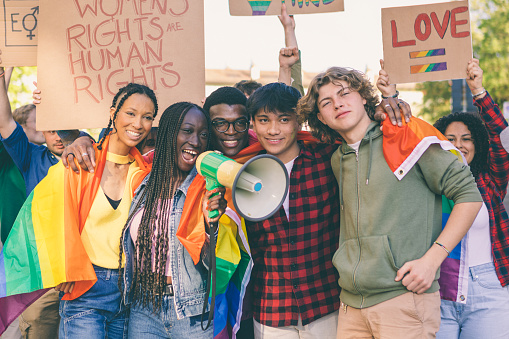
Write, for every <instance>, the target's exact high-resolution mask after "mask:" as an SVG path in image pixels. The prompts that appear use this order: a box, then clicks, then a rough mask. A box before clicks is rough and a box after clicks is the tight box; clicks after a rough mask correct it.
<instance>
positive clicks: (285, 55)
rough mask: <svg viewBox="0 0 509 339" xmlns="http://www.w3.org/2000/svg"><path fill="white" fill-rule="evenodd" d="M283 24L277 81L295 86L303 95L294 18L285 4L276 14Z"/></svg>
mask: <svg viewBox="0 0 509 339" xmlns="http://www.w3.org/2000/svg"><path fill="white" fill-rule="evenodd" d="M278 18H279V21H280V22H281V24H282V25H283V30H284V33H285V48H282V49H281V50H280V51H279V79H278V80H279V82H283V83H285V84H287V85H288V86H292V87H294V88H296V89H297V90H298V91H299V92H300V93H301V94H302V95H304V88H303V87H302V71H301V63H300V51H299V46H298V45H297V36H296V35H295V19H294V17H293V15H288V13H287V12H286V5H285V4H284V3H283V4H282V5H281V15H279V16H278Z"/></svg>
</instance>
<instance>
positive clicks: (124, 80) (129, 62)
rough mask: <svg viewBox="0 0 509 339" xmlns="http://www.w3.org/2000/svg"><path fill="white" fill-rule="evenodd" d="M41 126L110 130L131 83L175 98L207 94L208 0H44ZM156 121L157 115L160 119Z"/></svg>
mask: <svg viewBox="0 0 509 339" xmlns="http://www.w3.org/2000/svg"><path fill="white" fill-rule="evenodd" d="M40 7H41V12H40V18H41V19H40V25H39V35H40V36H39V50H38V60H37V61H38V86H39V88H40V89H41V91H42V103H41V104H40V107H38V108H37V129H38V130H59V129H72V128H100V127H106V126H107V124H108V119H109V111H110V109H109V108H110V106H111V103H112V99H113V97H114V95H115V94H116V93H117V91H118V89H119V88H121V87H123V86H125V85H127V84H128V83H129V82H136V83H142V84H145V85H147V86H148V87H150V88H151V89H153V90H154V92H155V93H156V96H157V99H158V105H159V112H158V116H157V118H159V117H160V116H161V114H162V113H163V111H164V110H165V109H166V108H167V107H168V106H169V105H170V104H172V103H175V102H178V101H190V102H194V103H198V104H199V103H200V102H201V100H202V99H203V97H205V46H204V25H203V21H204V18H203V11H204V9H203V0H193V1H189V0H65V1H55V0H40ZM156 121H158V120H156Z"/></svg>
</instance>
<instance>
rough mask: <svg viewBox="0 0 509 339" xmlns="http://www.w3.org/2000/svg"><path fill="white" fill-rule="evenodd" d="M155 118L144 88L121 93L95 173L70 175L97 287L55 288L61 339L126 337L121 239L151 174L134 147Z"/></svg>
mask: <svg viewBox="0 0 509 339" xmlns="http://www.w3.org/2000/svg"><path fill="white" fill-rule="evenodd" d="M156 114H157V100H156V97H155V95H154V92H153V91H152V90H151V89H150V88H148V87H146V86H143V85H139V84H128V85H127V86H125V87H123V88H121V89H120V90H119V91H118V93H117V95H116V96H115V98H114V99H113V103H112V106H111V108H110V120H109V124H108V128H107V133H105V136H104V137H103V138H102V139H101V142H100V143H99V144H98V146H97V147H96V148H95V158H96V159H98V162H97V165H96V166H95V171H94V173H89V172H86V171H80V172H79V173H74V172H73V171H72V170H71V169H66V171H67V172H70V173H71V175H74V176H76V180H75V181H71V182H72V183H76V185H77V187H75V188H74V190H76V191H78V192H81V195H79V194H78V195H79V197H78V198H82V200H83V201H81V202H80V203H78V204H77V210H78V211H77V212H76V213H77V214H78V216H79V220H80V223H79V229H80V231H81V241H82V243H83V247H84V249H85V251H86V254H87V255H88V259H90V262H91V264H92V265H93V269H94V271H95V273H96V276H97V281H96V282H95V283H94V284H93V286H91V287H90V286H87V287H83V286H82V282H77V283H76V284H75V283H74V282H66V283H62V284H60V285H58V286H57V287H56V288H55V289H56V290H58V291H60V292H61V298H62V297H63V296H64V294H66V297H65V298H63V299H62V300H61V302H60V316H61V321H60V331H59V337H60V338H78V337H83V338H106V337H107V338H123V337H124V336H125V332H126V328H127V326H126V319H125V315H126V309H125V307H124V306H123V305H122V302H121V301H122V294H121V291H120V289H119V287H118V284H117V281H118V276H119V273H118V272H119V270H118V256H119V246H118V243H119V242H118V239H119V238H120V235H121V232H122V227H123V225H124V224H125V221H126V220H127V217H128V212H129V207H130V205H131V201H132V199H133V197H134V191H135V189H136V188H137V186H138V185H139V183H140V182H141V181H142V180H143V178H144V177H145V176H146V175H147V174H148V172H149V171H150V166H149V165H147V164H146V163H145V162H144V160H143V158H142V156H141V154H140V153H139V151H138V150H137V149H136V147H135V146H136V145H137V144H138V143H140V142H141V141H142V140H143V139H144V138H145V137H146V136H147V134H148V133H149V132H150V129H151V127H152V122H153V120H154V118H155V116H156ZM72 183H71V184H72ZM83 197H84V198H83ZM87 199H88V200H87ZM85 200H86V201H85ZM87 204H88V205H87ZM84 206H85V207H84ZM65 213H68V212H65ZM82 214H86V215H85V216H83V215H82ZM73 292H74V293H73ZM64 299H66V300H64ZM69 299H72V300H69Z"/></svg>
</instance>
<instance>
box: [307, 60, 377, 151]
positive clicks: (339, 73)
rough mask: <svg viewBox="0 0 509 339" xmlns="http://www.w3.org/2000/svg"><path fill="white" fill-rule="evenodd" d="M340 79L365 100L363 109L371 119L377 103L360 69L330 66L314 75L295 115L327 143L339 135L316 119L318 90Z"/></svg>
mask: <svg viewBox="0 0 509 339" xmlns="http://www.w3.org/2000/svg"><path fill="white" fill-rule="evenodd" d="M340 80H342V81H345V82H346V83H347V84H348V86H349V87H350V89H351V90H352V91H355V92H358V93H359V94H360V96H361V97H362V98H363V99H365V100H366V104H365V105H364V109H365V110H366V112H367V113H368V116H369V117H370V119H372V120H373V116H374V114H375V107H376V105H378V103H379V99H378V96H377V95H376V94H375V89H374V87H373V85H372V84H371V82H370V81H369V79H368V78H367V77H366V76H365V75H364V73H362V72H360V71H357V70H355V69H351V68H344V67H331V68H329V69H328V70H326V71H325V72H323V73H320V74H318V75H317V76H315V77H314V78H313V80H311V83H310V84H309V88H308V92H307V94H306V95H305V96H303V97H302V99H300V100H299V103H298V105H297V117H298V120H299V123H300V124H303V123H305V122H307V124H308V126H309V128H310V129H311V134H313V136H314V137H315V138H317V139H318V140H321V141H323V142H327V143H334V142H335V141H336V140H337V139H338V138H341V136H340V135H339V133H338V132H336V131H335V130H333V129H332V128H330V127H329V126H327V125H325V124H324V123H322V122H321V121H320V120H319V119H318V116H317V115H318V112H319V109H318V105H317V102H318V91H319V89H320V87H322V86H324V85H328V84H330V83H332V84H334V85H340V84H339V81H340Z"/></svg>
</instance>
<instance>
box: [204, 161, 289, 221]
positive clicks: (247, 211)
mask: <svg viewBox="0 0 509 339" xmlns="http://www.w3.org/2000/svg"><path fill="white" fill-rule="evenodd" d="M196 169H197V170H198V173H200V174H201V175H202V176H204V177H205V180H206V187H207V190H209V191H210V190H213V189H215V188H217V187H219V186H225V187H228V188H230V189H231V190H232V198H233V204H234V205H235V209H236V210H237V212H239V214H240V215H241V216H242V217H243V218H244V219H247V220H250V221H261V220H264V219H267V218H269V217H270V216H272V215H273V214H274V213H276V212H277V211H278V210H279V208H280V207H281V205H282V204H283V202H284V200H285V198H286V195H287V194H288V187H289V178H288V173H287V171H286V168H285V165H284V164H283V163H282V162H281V160H279V159H278V158H276V157H275V156H273V155H268V154H262V155H258V156H255V157H253V158H251V159H250V160H249V161H247V162H246V163H245V164H244V165H242V164H239V163H237V162H236V161H235V160H232V159H230V158H228V157H226V156H224V155H222V154H221V153H219V152H215V151H208V152H204V153H202V154H200V155H199V156H198V159H197V160H196ZM211 212H215V213H209V217H210V218H215V217H217V216H218V215H219V212H217V211H211Z"/></svg>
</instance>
